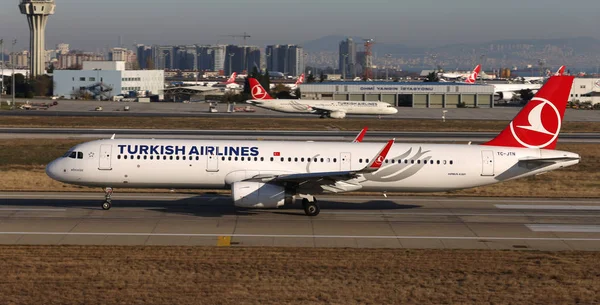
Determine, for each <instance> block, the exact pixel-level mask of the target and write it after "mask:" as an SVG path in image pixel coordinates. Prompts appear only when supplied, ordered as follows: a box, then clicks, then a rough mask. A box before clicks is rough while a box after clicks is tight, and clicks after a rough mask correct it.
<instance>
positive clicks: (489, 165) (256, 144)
mask: <svg viewBox="0 0 600 305" xmlns="http://www.w3.org/2000/svg"><path fill="white" fill-rule="evenodd" d="M572 83H573V77H571V76H554V77H552V78H550V80H549V81H548V82H547V83H546V85H545V86H544V87H543V88H542V89H541V90H540V91H539V92H538V94H537V95H536V97H535V98H534V99H532V100H531V101H530V102H529V103H528V104H527V105H526V106H525V107H523V109H522V110H521V111H520V112H519V113H518V114H517V116H516V117H515V118H514V119H513V121H512V122H510V124H509V125H508V127H506V129H504V130H503V131H502V132H501V133H500V134H499V135H498V136H497V137H496V138H494V139H492V140H491V141H489V142H487V143H485V144H482V145H458V144H430V143H422V144H418V143H397V144H394V140H390V141H388V142H387V143H385V144H379V143H364V142H363V143H351V142H300V141H298V142H293V141H231V140H226V141H217V140H176V139H114V137H113V138H112V139H106V140H97V141H91V142H86V143H83V144H79V145H76V146H75V147H73V148H71V149H70V150H69V151H67V152H66V153H65V155H64V156H63V157H61V158H58V159H56V160H54V161H52V162H51V163H50V164H48V166H47V167H46V173H47V174H48V176H50V177H51V178H53V179H55V180H58V181H61V182H65V183H70V184H75V185H82V186H92V187H102V188H104V190H105V193H106V194H105V201H104V203H103V204H102V208H103V209H105V210H108V209H110V208H111V205H112V203H111V194H112V188H113V187H123V188H185V189H215V188H228V189H231V197H232V200H233V203H234V205H235V206H238V207H244V208H277V207H280V206H283V205H287V204H292V203H294V201H295V199H296V198H302V205H303V207H304V211H305V213H306V214H307V215H309V216H315V215H317V214H319V211H320V208H319V204H318V201H317V199H316V197H315V195H320V194H325V193H344V192H351V191H359V190H360V191H370V192H445V191H451V190H458V189H465V188H472V187H477V186H483V185H489V184H495V183H498V182H502V181H507V180H512V179H517V178H523V177H528V176H533V175H537V174H541V173H545V172H548V171H552V170H556V169H560V168H564V167H567V166H571V165H575V164H577V163H579V159H580V157H579V155H578V154H576V153H572V152H566V151H559V150H555V149H554V148H555V146H556V141H557V138H558V134H559V131H560V127H561V125H562V118H563V115H564V112H565V108H566V105H567V99H568V96H569V93H570V90H571V86H572Z"/></svg>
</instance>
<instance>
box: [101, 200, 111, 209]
mask: <svg viewBox="0 0 600 305" xmlns="http://www.w3.org/2000/svg"><path fill="white" fill-rule="evenodd" d="M111 206H112V204H111V203H110V201H104V203H102V209H103V210H105V211H107V210H110V207H111Z"/></svg>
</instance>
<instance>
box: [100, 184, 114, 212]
mask: <svg viewBox="0 0 600 305" xmlns="http://www.w3.org/2000/svg"><path fill="white" fill-rule="evenodd" d="M112 193H113V189H112V187H105V188H104V203H102V209H103V210H105V211H107V210H110V207H111V206H112V204H111V203H112V200H111V198H110V197H111V196H112Z"/></svg>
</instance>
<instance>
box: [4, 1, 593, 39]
mask: <svg viewBox="0 0 600 305" xmlns="http://www.w3.org/2000/svg"><path fill="white" fill-rule="evenodd" d="M56 3H57V8H56V14H55V15H53V16H51V17H50V20H49V21H48V27H47V31H46V42H47V47H49V48H50V47H51V46H53V45H54V44H56V43H59V42H66V43H70V44H71V45H72V48H78V49H87V50H96V49H98V48H105V47H107V46H109V47H113V46H115V45H116V44H117V42H118V39H119V35H121V36H122V39H123V42H124V44H125V45H126V46H129V45H132V44H133V43H144V44H194V43H201V44H203V43H240V44H241V43H242V40H241V38H235V39H234V38H230V37H225V36H223V35H228V34H241V33H243V32H245V31H246V32H248V33H249V34H250V35H252V37H251V38H250V39H248V43H249V44H255V45H259V46H263V45H265V44H267V43H275V42H278V43H300V44H301V43H303V42H305V41H308V40H312V39H317V38H320V37H322V36H326V35H331V34H336V35H349V36H360V37H372V38H374V39H376V41H378V42H388V43H405V44H408V45H413V46H437V45H443V44H447V43H453V42H459V43H462V42H479V41H487V40H495V39H513V38H564V37H572V36H592V37H595V38H600V17H598V12H599V11H600V0H571V1H565V0H537V1H533V0H479V1H478V0H448V1H444V0H437V1H433V0H418V1H400V0H396V1H384V0H360V1H357V0H321V1H315V0H302V1H286V0H278V1H275V0H254V1H231V0H219V1H212V0H163V1H156V0H146V1H142V0H97V1H91V0H56ZM28 31H29V30H28V25H27V21H26V19H25V16H22V15H21V14H20V13H19V10H18V1H17V0H0V38H4V39H5V41H7V40H10V39H11V38H12V37H17V39H18V40H19V43H18V45H17V46H18V47H19V48H26V47H27V46H28V40H29V34H28Z"/></svg>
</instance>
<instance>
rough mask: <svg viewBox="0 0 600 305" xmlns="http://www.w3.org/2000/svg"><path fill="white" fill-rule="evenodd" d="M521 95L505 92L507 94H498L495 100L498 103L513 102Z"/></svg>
mask: <svg viewBox="0 0 600 305" xmlns="http://www.w3.org/2000/svg"><path fill="white" fill-rule="evenodd" d="M518 95H519V94H517V93H514V92H509V91H505V92H498V93H496V94H495V95H494V99H495V100H496V101H507V102H508V101H512V99H513V98H515V97H517V96H518Z"/></svg>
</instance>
